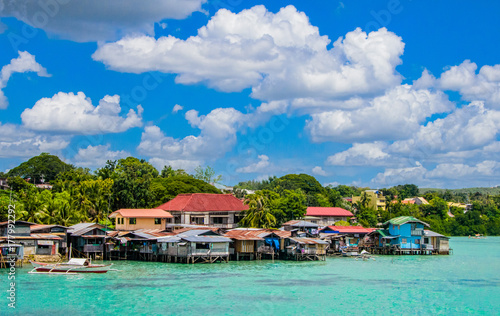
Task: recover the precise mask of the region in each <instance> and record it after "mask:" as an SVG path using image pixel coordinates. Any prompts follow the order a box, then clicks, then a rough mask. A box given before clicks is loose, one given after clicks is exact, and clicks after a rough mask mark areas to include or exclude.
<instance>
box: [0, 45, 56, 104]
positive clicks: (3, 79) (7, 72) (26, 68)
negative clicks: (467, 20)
mask: <svg viewBox="0 0 500 316" xmlns="http://www.w3.org/2000/svg"><path fill="white" fill-rule="evenodd" d="M18 53H19V57H17V58H14V59H12V60H11V61H10V63H9V64H7V65H5V66H3V67H2V70H1V72H0V109H5V108H7V106H8V104H9V103H8V101H7V98H6V96H5V94H4V93H3V91H2V89H3V88H5V87H6V86H7V82H8V81H9V79H10V77H11V76H12V74H14V73H24V72H35V73H36V74H37V75H38V76H41V77H49V76H50V75H49V74H48V73H47V70H46V69H45V68H43V67H42V65H40V64H39V63H37V62H36V60H35V56H33V55H31V54H30V53H28V52H21V51H19V52H18Z"/></svg>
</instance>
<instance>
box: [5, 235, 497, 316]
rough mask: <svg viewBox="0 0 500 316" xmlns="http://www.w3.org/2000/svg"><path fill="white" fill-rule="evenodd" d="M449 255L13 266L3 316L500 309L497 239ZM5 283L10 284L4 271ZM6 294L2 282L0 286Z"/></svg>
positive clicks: (459, 244)
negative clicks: (102, 269) (100, 269)
mask: <svg viewBox="0 0 500 316" xmlns="http://www.w3.org/2000/svg"><path fill="white" fill-rule="evenodd" d="M451 247H452V248H453V250H454V255H451V256H404V257H403V256H400V257H397V256H378V257H377V258H376V261H361V260H360V261H356V260H354V259H352V258H328V259H327V261H326V262H324V261H323V262H288V261H276V262H274V263H273V262H272V261H261V262H256V261H253V262H230V263H228V264H220V263H217V264H211V265H210V264H204V265H200V264H199V265H183V264H166V263H151V262H148V263H146V262H116V263H115V267H116V268H117V269H120V270H122V271H121V272H108V273H107V274H103V275H71V276H62V275H31V274H28V273H27V272H28V271H29V270H30V269H28V268H22V269H18V270H17V272H16V278H17V279H16V283H17V284H16V285H17V288H16V291H17V292H16V294H17V296H16V300H17V301H16V304H17V307H16V309H15V310H12V309H8V308H7V303H8V301H7V299H6V295H5V294H4V295H3V297H2V300H1V306H0V314H1V315H10V314H12V315H71V316H74V315H106V314H116V315H193V314H200V315H241V314H245V315H271V314H274V315H276V314H278V315H325V314H335V315H380V314H385V315H387V314H390V315H401V314H403V315H465V314H476V315H499V314H500V237H489V238H487V239H482V240H481V239H479V240H477V239H468V238H452V239H451ZM0 280H1V283H0V286H2V287H4V288H5V291H7V290H8V287H7V285H8V284H7V283H8V280H7V275H6V272H5V271H1V272H0ZM1 290H2V293H6V292H4V289H1Z"/></svg>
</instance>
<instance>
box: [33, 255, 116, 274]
mask: <svg viewBox="0 0 500 316" xmlns="http://www.w3.org/2000/svg"><path fill="white" fill-rule="evenodd" d="M30 263H31V264H32V265H33V270H31V271H30V272H29V273H49V274H56V273H57V274H76V273H106V272H108V271H110V267H111V266H112V265H113V264H112V263H111V264H93V263H92V262H91V261H90V259H88V258H87V259H76V258H72V259H70V260H69V261H68V262H60V263H42V262H36V261H31V260H30ZM113 270H114V269H113Z"/></svg>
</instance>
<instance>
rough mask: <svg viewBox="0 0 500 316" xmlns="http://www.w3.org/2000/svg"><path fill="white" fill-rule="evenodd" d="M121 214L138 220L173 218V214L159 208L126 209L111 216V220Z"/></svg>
mask: <svg viewBox="0 0 500 316" xmlns="http://www.w3.org/2000/svg"><path fill="white" fill-rule="evenodd" d="M118 214H120V215H121V216H123V217H136V218H172V217H173V216H172V214H170V213H169V212H165V211H164V210H160V209H157V208H150V209H126V208H122V209H119V210H118V211H114V212H113V213H111V214H109V217H110V218H115V217H116V215H118Z"/></svg>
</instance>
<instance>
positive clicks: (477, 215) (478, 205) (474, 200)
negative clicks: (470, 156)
mask: <svg viewBox="0 0 500 316" xmlns="http://www.w3.org/2000/svg"><path fill="white" fill-rule="evenodd" d="M398 187H399V188H403V186H398ZM398 187H393V188H389V189H382V190H381V191H383V192H386V193H387V194H390V195H393V196H395V197H396V200H391V199H388V203H386V210H374V209H370V208H369V207H367V205H366V204H365V205H362V204H363V203H362V201H360V203H358V205H356V208H357V213H356V217H357V218H358V222H359V223H361V224H362V225H363V226H365V227H377V224H381V223H384V222H386V221H388V220H389V219H391V218H394V217H398V216H413V217H416V218H418V219H420V220H422V221H424V222H426V223H428V224H430V229H431V230H433V231H435V232H438V233H441V234H444V235H448V236H469V235H474V234H483V235H500V194H498V195H495V196H491V195H483V194H481V193H479V192H476V193H474V194H470V195H469V194H465V196H464V193H462V192H457V193H456V194H454V193H453V192H452V191H450V190H441V191H435V192H428V193H426V194H424V198H425V199H426V200H427V201H428V202H429V204H422V205H416V204H405V203H401V200H402V198H401V197H408V196H407V195H406V194H404V193H403V194H402V193H401V192H400V191H398ZM407 188H408V187H405V188H403V190H407ZM417 189H418V188H417ZM414 192H415V191H414ZM414 192H413V193H414ZM416 192H418V191H416ZM386 196H387V195H386ZM413 196H415V195H413ZM413 196H411V197H413ZM392 201H394V202H392ZM449 202H453V203H458V202H463V203H467V204H469V205H470V209H465V208H464V206H465V204H462V206H463V207H458V206H457V205H451V206H450V205H449V204H448V203H449Z"/></svg>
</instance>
